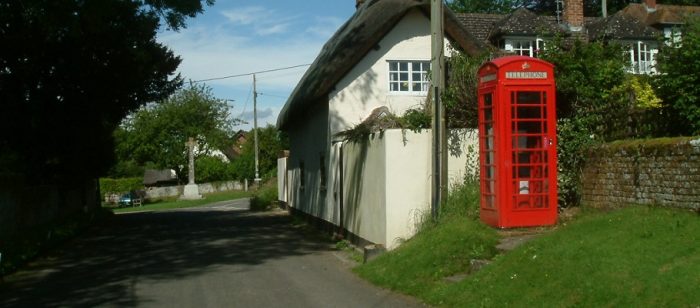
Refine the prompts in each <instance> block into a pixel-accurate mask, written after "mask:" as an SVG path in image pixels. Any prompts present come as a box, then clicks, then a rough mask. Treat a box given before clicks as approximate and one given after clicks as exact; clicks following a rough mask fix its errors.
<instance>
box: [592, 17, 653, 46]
mask: <svg viewBox="0 0 700 308" xmlns="http://www.w3.org/2000/svg"><path fill="white" fill-rule="evenodd" d="M660 35H661V33H660V32H659V30H656V29H654V28H651V27H648V26H646V25H645V24H644V23H643V22H642V21H640V20H638V19H636V18H634V17H632V16H629V15H627V14H625V13H624V12H623V11H619V12H617V13H615V14H614V15H612V16H608V17H607V18H601V19H600V20H598V21H596V22H593V23H591V24H589V25H588V36H589V38H590V40H591V41H597V40H610V39H613V40H625V39H627V40H632V39H634V40H637V39H642V40H655V39H657V38H658V37H659V36H660Z"/></svg>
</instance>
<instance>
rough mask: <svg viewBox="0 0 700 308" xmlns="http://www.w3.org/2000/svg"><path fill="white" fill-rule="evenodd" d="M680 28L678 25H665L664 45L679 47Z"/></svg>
mask: <svg viewBox="0 0 700 308" xmlns="http://www.w3.org/2000/svg"><path fill="white" fill-rule="evenodd" d="M681 37H682V36H681V29H680V27H678V26H666V27H664V38H665V39H666V46H675V47H680V46H681V45H680V44H681V40H682V39H681Z"/></svg>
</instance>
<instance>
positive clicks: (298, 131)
mask: <svg viewBox="0 0 700 308" xmlns="http://www.w3.org/2000/svg"><path fill="white" fill-rule="evenodd" d="M313 105H314V106H318V108H316V109H314V110H310V111H309V112H307V113H306V114H305V118H299V119H296V122H295V123H294V124H293V125H290V129H289V131H288V133H289V142H290V151H289V159H288V160H287V168H288V170H289V173H288V179H289V183H290V184H289V190H288V196H289V204H290V206H292V207H294V208H296V209H298V210H301V211H303V212H305V213H307V214H310V215H313V216H316V217H318V218H321V219H324V220H327V221H330V222H335V221H337V213H335V212H334V207H333V206H332V204H327V202H326V200H327V191H328V190H327V189H326V190H324V189H322V187H321V176H320V175H321V170H322V168H321V165H320V162H321V161H320V158H321V155H323V156H325V161H326V172H327V174H328V172H330V170H328V162H329V160H330V158H329V157H328V156H329V151H330V144H329V139H330V138H329V136H328V104H327V102H318V103H315V104H313ZM302 161H303V162H304V179H303V182H304V186H303V188H302V186H301V184H302V179H301V177H302V172H301V168H300V163H301V162H302ZM334 219H335V220H334Z"/></svg>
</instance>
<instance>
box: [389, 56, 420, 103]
mask: <svg viewBox="0 0 700 308" xmlns="http://www.w3.org/2000/svg"><path fill="white" fill-rule="evenodd" d="M394 64H395V65H394ZM416 66H417V68H418V70H416ZM387 71H388V75H387V77H388V78H387V83H388V84H387V88H388V89H389V94H392V95H426V94H428V89H429V88H430V81H429V80H428V73H429V72H430V61H428V60H388V61H387ZM416 76H417V77H418V78H419V79H418V80H416V78H415V77H416ZM416 86H418V87H420V89H419V90H416V89H415V87H416Z"/></svg>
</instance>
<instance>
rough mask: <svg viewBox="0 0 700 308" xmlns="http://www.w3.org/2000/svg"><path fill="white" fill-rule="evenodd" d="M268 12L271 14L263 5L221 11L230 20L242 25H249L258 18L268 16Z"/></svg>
mask: <svg viewBox="0 0 700 308" xmlns="http://www.w3.org/2000/svg"><path fill="white" fill-rule="evenodd" d="M267 14H269V11H267V10H265V8H263V7H261V6H249V7H244V8H238V9H235V10H226V11H222V12H221V15H224V17H226V19H228V20H229V22H231V23H233V24H241V25H249V24H251V23H253V22H254V21H256V20H260V19H261V18H264V17H266V16H265V15H267Z"/></svg>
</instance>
